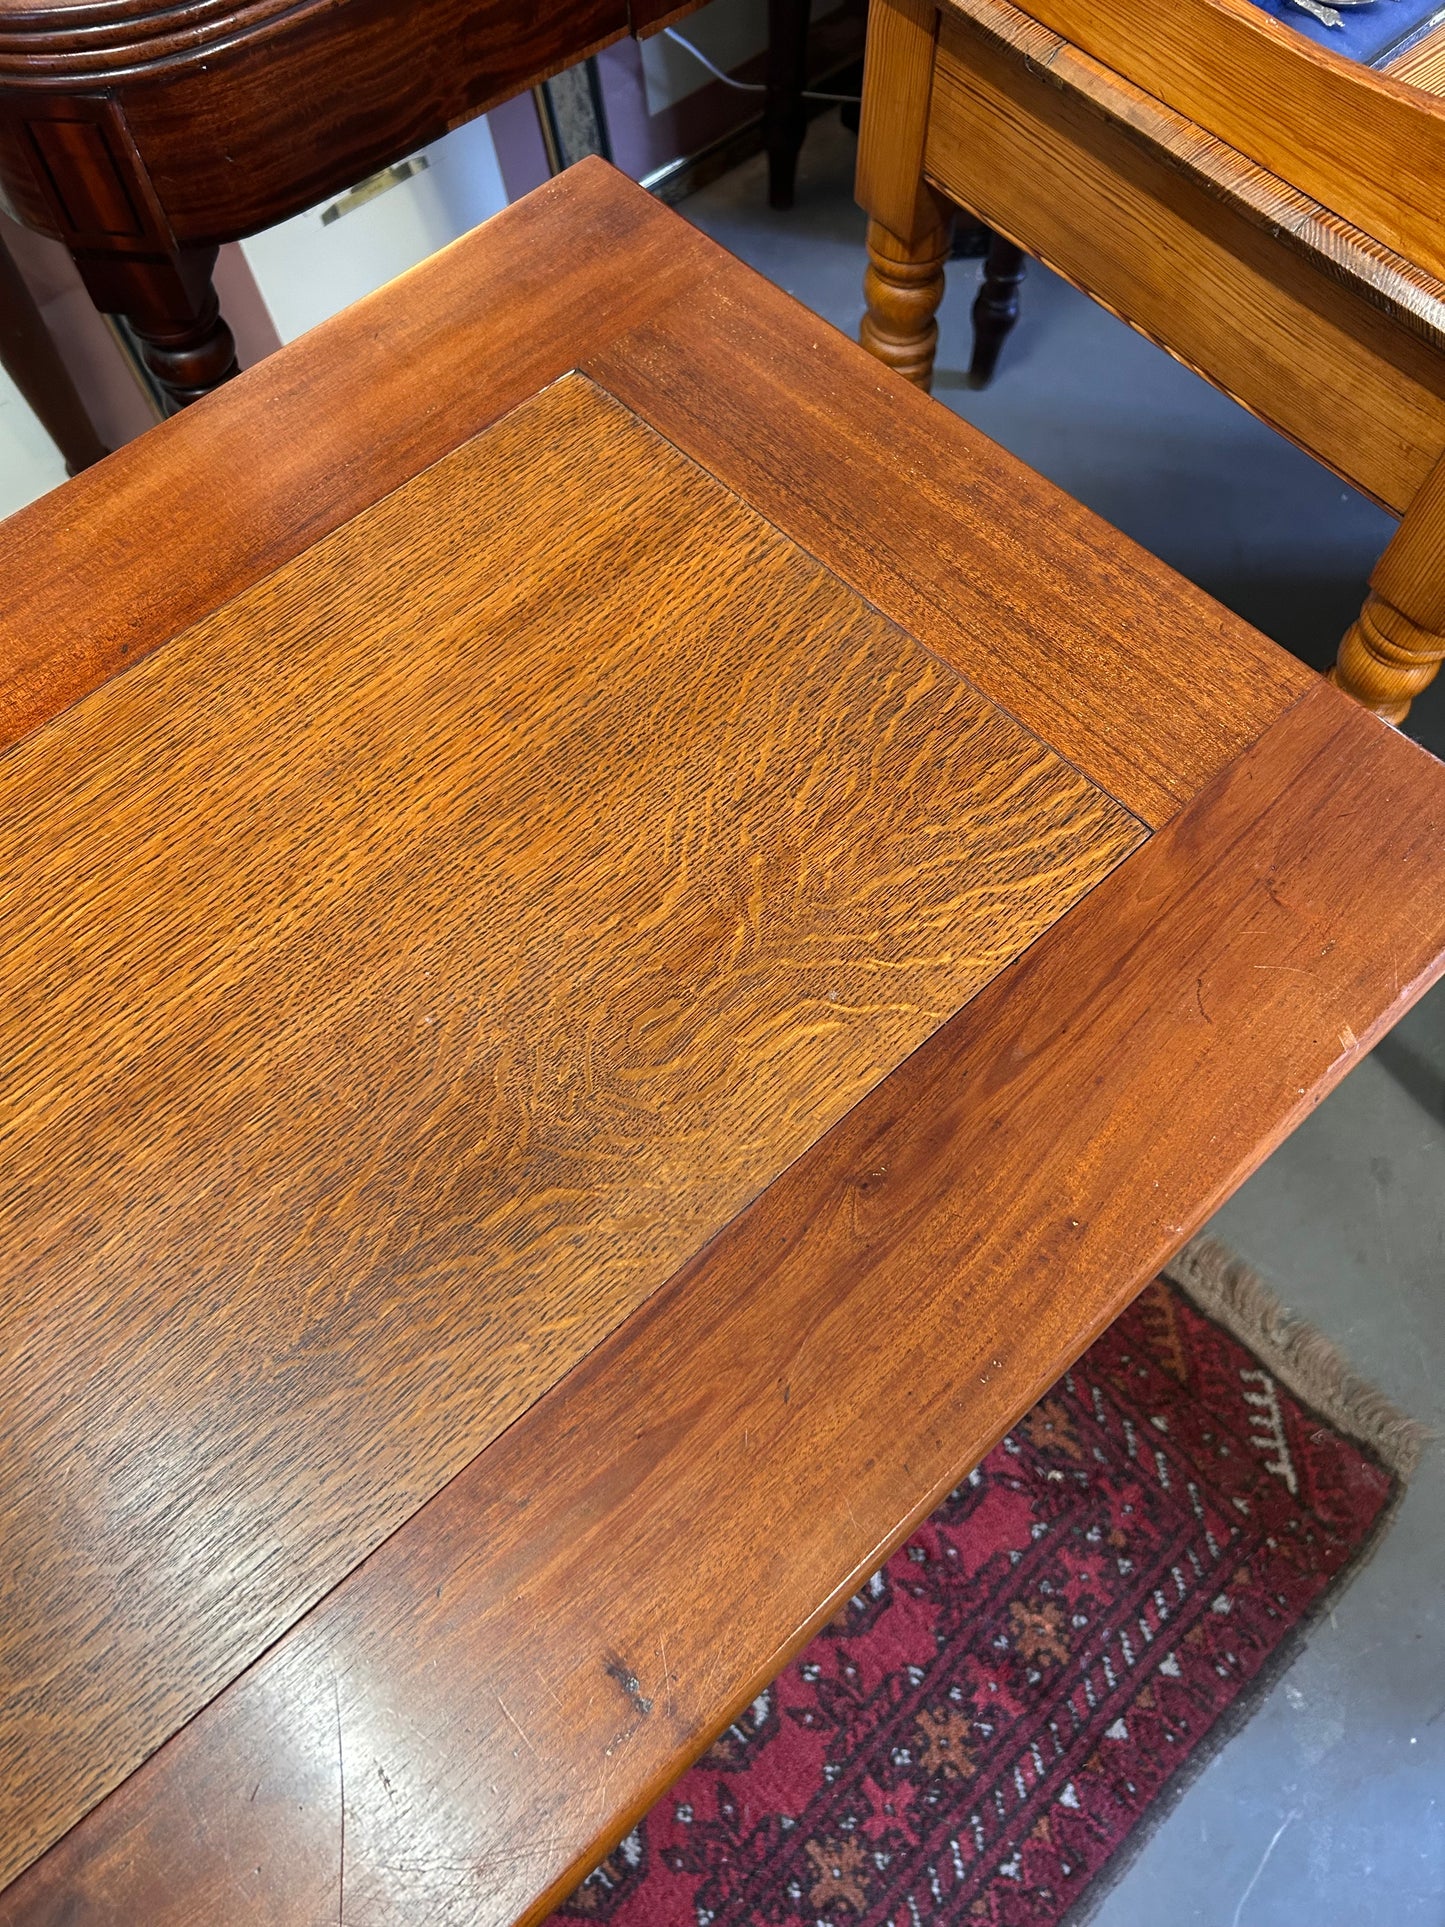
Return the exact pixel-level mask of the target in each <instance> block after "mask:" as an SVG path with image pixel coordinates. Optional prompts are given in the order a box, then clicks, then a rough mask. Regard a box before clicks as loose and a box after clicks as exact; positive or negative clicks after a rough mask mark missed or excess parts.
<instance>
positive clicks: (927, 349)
mask: <svg viewBox="0 0 1445 1927" xmlns="http://www.w3.org/2000/svg"><path fill="white" fill-rule="evenodd" d="M952 237H953V214H952V210H951V209H950V208H948V207H947V206H946V204H945V203H943V202H942V201H940V202H939V203H938V222H937V225H935V226H928V227H925V229H924V231H923V233H922V235H921V237H920V238H919V239H918V240H916V241H911V242H910V241H900V240H899V239H898V237H897V235H895V234H893V233H891V232H890V231H889V229H887V228H886V227H884V226H883V224H882V222H881V221H870V222H869V223H868V271H867V273H866V274H865V275H864V277H863V294H864V299H865V300H866V302H867V312H866V313H865V314H864V316H863V325H862V327H861V328H860V329H859V331H858V339H859V341H860V342H862V344H863V346H864V347H865V348H866V349H867V350H868V352H869V354H871V355H876V356H877V357H878V359H879V361H883V362H886V363H887V364H888V366H889V367H890V368H896V369H897V370H898V372H899V374H900V375H906V376H907V377H908V379H909V380H910V381H911V382H916V383H917V385H918V386H919V387H920V388H930V387H931V386H932V385H933V357H934V354H935V352H936V350H937V348H938V322H937V321H936V320H935V318H934V317H935V316H936V314H937V312H938V304H939V302H940V301H941V300H942V299H943V264H944V262H945V261H946V260H947V259H948V250H949V246H950V243H951V241H952Z"/></svg>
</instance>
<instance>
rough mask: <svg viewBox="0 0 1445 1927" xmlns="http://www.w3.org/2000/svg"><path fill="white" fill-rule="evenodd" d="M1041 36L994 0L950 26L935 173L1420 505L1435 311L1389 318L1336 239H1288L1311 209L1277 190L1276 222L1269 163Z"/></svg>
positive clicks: (937, 103) (1429, 426) (1133, 315)
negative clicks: (1268, 212)
mask: <svg viewBox="0 0 1445 1927" xmlns="http://www.w3.org/2000/svg"><path fill="white" fill-rule="evenodd" d="M1030 29H1031V23H1029V22H1028V21H1027V20H1026V18H1025V16H1023V15H1020V14H1018V13H1017V12H1016V11H1015V10H1014V9H1013V8H1011V7H1005V6H1002V5H999V4H997V0H970V7H969V12H968V13H966V14H965V13H963V12H959V11H955V10H950V11H949V12H948V13H947V14H946V16H945V18H944V25H943V33H942V39H941V42H940V49H939V57H938V63H937V67H936V70H935V88H934V104H933V110H932V116H931V120H930V136H929V146H928V155H927V163H926V164H927V169H928V174H929V178H930V179H931V180H932V181H934V182H935V183H936V184H937V185H938V186H939V187H941V188H942V189H943V190H944V191H945V192H946V193H948V194H950V195H952V196H953V197H954V198H955V199H957V200H958V201H960V202H961V203H962V204H963V205H964V206H967V207H969V208H971V209H973V210H974V211H976V212H977V213H978V214H979V215H980V216H981V217H982V218H983V219H985V220H987V221H988V222H989V223H990V224H991V225H993V226H994V227H996V228H998V229H999V230H1001V231H1002V232H1003V233H1005V234H1007V235H1008V236H1009V237H1010V238H1011V239H1013V240H1015V241H1017V242H1018V243H1019V244H1020V245H1022V246H1023V247H1024V248H1025V249H1026V250H1027V251H1028V252H1029V253H1030V254H1033V255H1035V256H1036V257H1038V258H1039V259H1041V260H1044V261H1047V262H1048V263H1049V265H1050V266H1051V267H1053V268H1055V269H1057V270H1058V271H1059V272H1060V273H1061V274H1063V275H1064V276H1065V277H1066V278H1067V279H1069V280H1071V281H1073V282H1075V283H1076V284H1077V285H1078V286H1080V287H1082V288H1083V289H1084V290H1085V291H1086V292H1087V293H1088V294H1090V295H1092V296H1093V297H1094V298H1095V299H1096V300H1098V301H1100V302H1102V303H1103V304H1104V305H1105V306H1107V307H1109V308H1111V309H1112V310H1113V311H1114V312H1115V313H1117V314H1120V315H1122V316H1123V317H1124V319H1125V320H1127V321H1128V322H1129V323H1130V324H1131V325H1132V326H1134V327H1135V328H1137V329H1138V330H1139V331H1140V332H1141V333H1143V334H1145V335H1147V336H1149V338H1150V339H1151V340H1153V341H1156V342H1158V343H1159V344H1160V345H1161V346H1163V347H1165V348H1166V349H1168V351H1169V352H1170V353H1171V354H1174V355H1176V356H1177V357H1178V358H1179V359H1180V360H1181V361H1184V362H1185V363H1187V364H1188V365H1189V366H1191V367H1193V368H1195V369H1196V370H1198V371H1199V372H1200V373H1202V374H1203V375H1205V376H1206V378H1207V379H1209V380H1210V381H1212V382H1214V383H1215V385H1216V386H1218V387H1220V388H1222V389H1224V391H1225V392H1226V393H1227V394H1230V395H1232V396H1233V397H1234V398H1235V399H1237V400H1238V401H1241V402H1242V403H1243V404H1244V405H1245V406H1246V407H1247V408H1249V409H1250V410H1251V411H1252V412H1253V413H1255V414H1257V415H1259V416H1260V417H1261V419H1263V420H1264V421H1267V422H1268V423H1269V424H1270V425H1271V426H1272V427H1274V428H1276V429H1278V430H1280V432H1282V433H1283V434H1285V435H1288V436H1289V437H1290V438H1291V439H1292V440H1294V441H1296V442H1298V443H1299V444H1300V445H1301V446H1302V447H1304V448H1306V449H1307V450H1308V451H1309V453H1310V454H1312V455H1314V456H1315V457H1316V458H1317V459H1318V460H1320V461H1323V462H1325V463H1327V464H1328V465H1329V466H1330V467H1332V468H1333V469H1334V470H1335V471H1336V473H1338V474H1340V475H1342V476H1344V477H1345V478H1346V479H1347V480H1348V481H1349V482H1351V483H1352V484H1353V485H1354V486H1355V487H1357V488H1360V489H1363V490H1364V491H1365V493H1367V494H1369V495H1372V496H1373V497H1374V498H1375V499H1376V500H1377V501H1380V502H1382V503H1384V504H1385V506H1386V507H1388V508H1390V509H1392V510H1393V511H1394V512H1395V513H1397V514H1399V513H1403V511H1404V510H1405V508H1406V507H1407V506H1408V504H1409V503H1410V501H1411V500H1412V499H1413V497H1414V495H1415V492H1416V491H1417V490H1418V489H1419V487H1420V486H1421V484H1422V482H1423V481H1424V479H1425V477H1426V476H1427V475H1428V474H1429V472H1430V470H1431V468H1432V467H1433V465H1434V462H1435V460H1436V458H1437V456H1438V455H1439V453H1440V451H1441V449H1442V448H1445V343H1439V344H1437V343H1435V342H1429V341H1426V340H1424V339H1422V338H1421V335H1420V332H1419V331H1418V328H1417V325H1416V317H1417V316H1418V315H1419V314H1420V313H1421V312H1422V311H1421V310H1420V309H1419V308H1418V307H1417V309H1416V310H1415V314H1414V315H1412V314H1409V313H1407V314H1401V313H1399V312H1398V311H1397V312H1394V313H1392V312H1390V311H1389V310H1388V309H1387V307H1386V306H1385V304H1384V302H1383V300H1382V298H1381V293H1380V290H1379V288H1378V287H1377V286H1376V285H1375V284H1374V283H1372V282H1369V281H1366V282H1363V283H1362V282H1360V281H1359V280H1354V281H1351V280H1350V279H1349V278H1347V277H1346V276H1345V275H1344V273H1343V272H1342V263H1343V257H1342V256H1339V255H1335V256H1331V255H1330V254H1329V253H1328V252H1327V251H1326V237H1323V236H1317V237H1316V244H1315V246H1314V247H1313V249H1312V250H1309V251H1307V250H1306V249H1304V248H1303V247H1298V246H1291V245H1287V244H1285V243H1283V242H1282V241H1281V238H1280V235H1281V232H1282V231H1284V232H1288V231H1289V227H1290V222H1291V219H1292V218H1294V217H1296V216H1298V217H1299V218H1300V219H1303V218H1304V217H1303V214H1302V212H1301V210H1300V209H1298V208H1291V207H1288V206H1284V205H1281V203H1280V200H1279V196H1278V194H1276V196H1275V198H1274V199H1273V201H1271V202H1268V203H1267V204H1268V205H1269V206H1270V207H1272V209H1273V213H1274V216H1275V220H1274V221H1273V222H1270V221H1267V220H1266V219H1265V218H1264V209H1265V205H1266V203H1265V199H1264V195H1263V183H1264V182H1265V181H1266V180H1267V177H1263V176H1261V175H1260V172H1259V170H1258V169H1255V168H1252V167H1251V166H1250V165H1249V164H1248V163H1246V162H1243V161H1242V160H1240V158H1239V157H1238V156H1235V157H1234V167H1233V170H1232V171H1230V170H1228V169H1226V167H1225V166H1224V164H1223V162H1222V160H1221V155H1223V154H1224V153H1225V152H1226V150H1223V149H1221V148H1220V145H1219V143H1218V142H1216V141H1213V140H1211V139H1209V138H1208V137H1207V136H1202V135H1200V133H1199V131H1198V130H1197V129H1190V128H1189V127H1188V125H1187V124H1186V123H1182V122H1180V121H1179V119H1178V117H1177V116H1173V115H1170V114H1168V113H1167V112H1165V111H1164V110H1161V109H1159V108H1158V107H1157V106H1156V105H1155V104H1154V103H1151V102H1148V101H1147V100H1145V99H1144V98H1143V97H1142V96H1140V95H1139V94H1138V93H1137V90H1134V89H1129V88H1126V87H1124V86H1122V85H1121V84H1120V83H1119V82H1117V80H1115V79H1114V78H1113V77H1112V76H1109V75H1107V74H1106V73H1105V72H1104V71H1103V70H1102V69H1101V68H1100V67H1099V65H1098V63H1097V62H1096V61H1093V60H1090V59H1088V58H1087V57H1086V56H1084V55H1081V54H1079V53H1078V52H1077V51H1076V50H1074V49H1073V48H1070V47H1067V46H1064V45H1062V43H1060V42H1058V40H1057V38H1056V36H1053V35H1052V34H1047V33H1046V30H1043V29H1037V28H1033V29H1032V30H1030ZM1041 56H1042V58H1041ZM1249 176H1254V177H1255V179H1254V181H1253V182H1251V181H1250V180H1249V178H1248V177H1249ZM1276 186H1278V184H1276ZM1251 196H1252V198H1251ZM1293 199H1294V200H1296V201H1298V200H1299V199H1300V197H1298V196H1294V197H1293ZM1281 224H1282V225H1281ZM1434 312H1435V321H1436V323H1437V324H1438V323H1439V322H1441V321H1445V305H1442V304H1440V303H1438V302H1437V303H1435V304H1434Z"/></svg>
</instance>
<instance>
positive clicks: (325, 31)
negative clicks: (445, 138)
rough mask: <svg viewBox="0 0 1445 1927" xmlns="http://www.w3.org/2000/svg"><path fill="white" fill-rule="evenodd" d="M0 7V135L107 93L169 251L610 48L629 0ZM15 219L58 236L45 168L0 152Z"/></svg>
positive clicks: (274, 208) (325, 186)
mask: <svg viewBox="0 0 1445 1927" xmlns="http://www.w3.org/2000/svg"><path fill="white" fill-rule="evenodd" d="M82 11H84V12H86V13H92V14H93V13H94V12H95V11H96V10H95V9H93V8H85V9H84V10H82V9H80V8H75V7H72V6H69V5H65V4H61V5H57V6H46V7H36V6H34V5H32V4H29V0H27V4H26V5H25V6H23V7H16V6H14V5H12V4H11V0H0V122H9V123H10V124H11V125H12V127H23V126H24V124H25V123H26V121H27V119H28V118H29V116H30V113H31V111H32V109H33V108H36V107H43V105H44V101H45V99H46V97H51V98H54V97H60V98H61V99H62V100H66V99H70V98H75V99H79V100H81V101H82V102H84V101H85V100H86V99H88V98H93V97H95V96H97V95H102V94H104V95H107V96H109V97H110V98H111V99H112V100H113V101H114V102H115V103H116V105H117V107H118V109H119V111H120V112H122V113H123V115H124V118H125V121H126V123H127V125H128V128H129V132H130V136H131V138H132V140H133V142H134V146H135V150H136V154H137V157H138V161H139V164H140V167H141V169H142V170H143V174H144V177H145V179H146V181H147V183H148V187H149V191H150V192H151V193H152V194H153V195H154V197H155V200H156V202H157V204H158V207H159V209H160V210H161V211H162V212H163V215H164V219H165V221H166V223H167V225H168V227H169V230H170V232H171V234H172V235H173V236H174V238H175V240H177V241H179V242H181V243H183V244H189V245H193V246H195V245H209V244H213V243H215V242H218V241H228V240H235V239H236V238H237V237H239V236H242V235H246V234H252V233H255V232H256V231H257V230H258V229H260V228H262V227H266V226H269V225H270V224H272V223H273V222H275V221H278V220H281V219H283V218H284V217H285V216H287V215H289V214H293V213H297V212H299V211H300V210H301V209H303V208H306V207H311V206H314V205H315V203H316V202H318V201H320V200H324V199H325V198H326V196H327V195H328V194H332V193H335V192H337V191H338V190H339V189H341V188H344V187H347V186H349V185H350V184H351V183H353V182H355V181H358V180H361V179H363V178H364V177H365V176H366V175H368V174H371V173H374V172H375V171H376V169H377V168H379V167H382V166H385V165H386V164H387V163H388V162H391V161H394V160H396V159H398V158H399V157H400V156H401V155H403V154H406V153H409V152H410V151H411V150H412V149H414V148H416V147H420V146H424V145H426V144H427V143H428V142H430V141H434V140H437V139H438V138H439V137H440V136H441V135H443V134H445V133H446V132H447V131H448V129H450V128H452V127H455V126H457V125H458V124H459V123H461V122H463V121H465V120H468V119H470V118H472V117H473V116H474V115H476V114H479V113H482V112H484V111H485V110H486V109H487V108H488V107H492V106H495V105H497V104H498V103H499V102H501V101H503V100H509V99H511V98H512V96H514V95H516V94H519V93H523V92H525V91H526V89H527V88H528V87H530V86H532V85H533V84H535V83H536V82H537V81H540V80H544V79H545V78H547V76H548V75H549V74H552V73H556V72H557V71H558V70H559V69H560V68H562V67H565V66H570V65H571V64H572V63H573V62H574V61H577V60H580V59H582V58H583V57H584V55H586V54H589V53H592V52H594V51H595V50H596V49H597V48H598V47H601V46H605V45H606V44H607V43H608V41H610V40H616V39H618V38H620V36H621V35H622V34H623V33H624V32H625V31H626V27H627V9H626V6H625V3H624V0H525V3H524V0H413V4H411V5H410V6H408V8H407V9H406V11H405V13H404V14H398V12H397V9H396V8H395V6H393V5H391V4H389V3H388V0H300V3H299V4H296V3H295V0H293V3H292V4H289V5H288V4H278V0H232V3H230V4H225V5H222V6H214V5H207V4H205V0H202V3H201V4H199V5H195V4H193V5H188V6H185V7H183V8H179V9H178V8H175V7H173V6H168V5H166V4H165V3H164V0H158V4H156V5H147V6H133V7H126V8H122V9H114V8H111V9H105V10H103V11H105V12H108V13H109V15H110V19H109V21H108V22H106V23H97V21H96V20H94V19H81V20H78V21H77V20H76V19H75V15H76V14H78V13H81V12H82ZM0 178H3V180H4V183H5V186H6V189H7V191H8V193H9V196H10V198H11V200H12V201H13V203H14V205H15V207H16V208H17V210H18V212H19V214H20V216H21V218H22V219H23V220H25V221H26V222H27V224H29V225H31V226H36V227H39V228H41V229H42V230H43V231H45V232H50V233H60V234H61V235H62V238H64V235H65V226H64V210H63V207H62V206H57V204H56V201H55V197H54V196H53V194H51V193H50V192H49V191H48V188H47V183H46V180H45V178H44V175H43V172H37V170H36V169H35V168H34V167H33V166H31V167H29V168H27V167H26V166H25V165H24V162H23V158H22V157H21V156H20V154H19V151H18V148H16V147H14V146H9V145H6V146H3V147H0Z"/></svg>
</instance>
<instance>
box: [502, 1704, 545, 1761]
mask: <svg viewBox="0 0 1445 1927" xmlns="http://www.w3.org/2000/svg"><path fill="white" fill-rule="evenodd" d="M497 1704H498V1706H500V1707H501V1709H502V1711H503V1712H504V1713H505V1714H506V1716H507V1718H508V1719H509V1720H510V1721H511V1722H512V1725H513V1726H515V1727H516V1729H517V1732H518V1734H519V1735H520V1736H521V1741H522V1744H523V1746H525V1747H526V1749H527V1751H528V1752H529V1753H530V1754H532V1755H533V1757H535V1756H536V1752H537V1749H536V1747H535V1746H533V1744H532V1742H531V1741H530V1740H529V1739H528V1738H527V1729H526V1728H525V1727H524V1726H523V1725H522V1722H521V1721H520V1720H519V1719H518V1718H517V1717H516V1715H515V1714H514V1713H513V1712H512V1709H511V1707H510V1706H508V1704H507V1702H506V1701H505V1700H504V1699H503V1698H502V1696H501V1694H500V1693H498V1695H497Z"/></svg>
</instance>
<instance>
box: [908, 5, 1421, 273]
mask: <svg viewBox="0 0 1445 1927" xmlns="http://www.w3.org/2000/svg"><path fill="white" fill-rule="evenodd" d="M948 3H949V0H945V4H948ZM1029 11H1030V13H1031V14H1032V15H1033V17H1034V18H1035V19H1036V20H1038V21H1040V22H1041V23H1042V24H1043V25H1044V26H1046V27H1052V28H1053V30H1054V32H1055V33H1059V34H1062V35H1063V36H1064V38H1065V39H1066V40H1067V41H1069V43H1070V44H1071V45H1072V46H1075V47H1078V48H1079V49H1080V50H1081V51H1082V52H1083V53H1086V54H1092V55H1093V56H1094V58H1095V59H1096V60H1099V61H1102V62H1103V63H1104V65H1105V66H1106V67H1108V68H1109V70H1110V71H1111V72H1112V73H1116V74H1119V75H1120V76H1121V77H1122V78H1123V79H1125V80H1131V81H1133V82H1134V83H1135V85H1136V86H1139V87H1142V88H1143V89H1144V90H1145V91H1146V92H1147V93H1149V94H1152V95H1153V96H1154V97H1155V98H1156V99H1158V100H1165V101H1168V103H1169V104H1170V106H1172V107H1174V108H1175V109H1177V110H1178V111H1179V112H1180V113H1182V114H1187V115H1188V117H1189V119H1190V120H1191V121H1193V122H1194V123H1195V124H1196V125H1197V126H1199V127H1201V128H1203V129H1204V130H1205V132H1206V133H1210V134H1214V135H1216V136H1217V137H1218V138H1219V139H1220V140H1222V141H1225V142H1227V143H1228V145H1229V146H1230V147H1232V148H1234V149H1235V150H1236V152H1238V153H1240V154H1243V155H1245V156H1246V157H1247V158H1248V159H1249V160H1252V161H1257V162H1258V163H1259V164H1260V166H1261V167H1266V168H1268V169H1269V171H1270V173H1272V174H1274V175H1277V176H1278V178H1279V179H1280V180H1282V181H1287V182H1288V183H1289V184H1290V186H1291V187H1297V188H1298V189H1299V190H1300V191H1301V193H1303V194H1307V195H1309V197H1310V199H1311V200H1315V201H1318V202H1319V203H1320V204H1321V206H1323V207H1327V208H1330V209H1332V210H1333V211H1334V212H1335V213H1336V214H1338V215H1339V216H1340V217H1341V219H1343V220H1346V221H1349V222H1351V223H1353V225H1354V226H1356V227H1359V228H1363V229H1364V231H1365V232H1366V233H1367V234H1372V235H1374V236H1375V237H1376V238H1377V239H1378V240H1381V241H1383V242H1385V243H1386V244H1387V245H1388V246H1390V247H1393V248H1398V249H1399V251H1400V253H1402V254H1404V255H1405V256H1407V257H1408V259H1410V260H1412V261H1418V262H1420V264H1421V265H1422V266H1423V267H1426V268H1428V269H1429V270H1430V271H1431V273H1433V274H1437V275H1445V234H1442V232H1441V225H1440V182H1441V181H1442V180H1445V101H1440V100H1437V99H1436V98H1434V97H1433V96H1431V95H1427V94H1425V93H1424V92H1423V91H1422V90H1420V89H1418V88H1414V87H1410V86H1408V85H1407V84H1406V83H1405V82H1404V81H1401V80H1397V79H1395V78H1393V77H1392V76H1391V75H1389V74H1384V73H1377V72H1375V71H1374V70H1373V69H1372V68H1369V67H1362V66H1360V65H1359V64H1358V62H1356V61H1353V60H1347V59H1346V58H1345V57H1344V56H1343V55H1342V54H1337V53H1332V52H1331V51H1330V50H1329V49H1328V48H1325V47H1321V46H1318V45H1317V44H1316V43H1315V42H1314V41H1313V40H1310V39H1308V38H1307V37H1306V36H1305V35H1304V34H1301V33H1295V32H1293V31H1292V30H1291V29H1290V28H1289V27H1287V26H1285V25H1283V24H1282V23H1281V22H1279V21H1277V20H1272V19H1271V18H1270V17H1269V15H1268V14H1266V13H1264V12H1263V11H1262V10H1261V9H1260V8H1259V7H1257V6H1255V5H1254V4H1253V3H1252V0H1172V4H1171V5H1170V6H1168V7H1167V8H1162V9H1161V8H1159V7H1157V6H1154V5H1151V4H1149V0H1108V5H1107V6H1101V5H1099V4H1098V0H1029Z"/></svg>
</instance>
